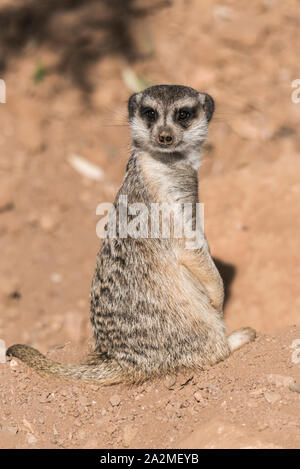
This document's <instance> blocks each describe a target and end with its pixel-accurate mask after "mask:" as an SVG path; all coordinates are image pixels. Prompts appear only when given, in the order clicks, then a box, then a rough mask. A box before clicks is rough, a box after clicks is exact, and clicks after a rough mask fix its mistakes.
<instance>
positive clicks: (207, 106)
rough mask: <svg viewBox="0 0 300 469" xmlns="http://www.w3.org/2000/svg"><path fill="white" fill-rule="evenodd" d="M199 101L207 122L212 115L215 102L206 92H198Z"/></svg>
mask: <svg viewBox="0 0 300 469" xmlns="http://www.w3.org/2000/svg"><path fill="white" fill-rule="evenodd" d="M199 95H200V99H201V103H202V105H203V109H204V112H205V115H206V119H207V122H209V121H210V120H211V118H212V116H213V113H214V110H215V102H214V100H213V98H212V97H211V96H210V95H209V94H207V93H199Z"/></svg>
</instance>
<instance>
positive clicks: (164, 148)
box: [128, 85, 214, 160]
mask: <svg viewBox="0 0 300 469" xmlns="http://www.w3.org/2000/svg"><path fill="white" fill-rule="evenodd" d="M128 110H129V121H130V126H131V131H132V135H133V142H134V145H135V146H136V147H138V148H140V149H144V150H146V151H148V152H150V153H151V152H152V153H155V154H157V153H158V152H161V153H169V154H172V153H176V154H177V155H178V153H181V154H182V156H183V157H184V158H186V159H187V160H188V154H189V153H195V152H197V151H199V150H200V148H201V146H202V144H203V142H204V140H205V139H206V135H207V130H208V123H209V122H210V120H211V118H212V115H213V112H214V101H213V99H212V97H211V96H209V95H208V94H206V93H199V92H198V91H196V90H194V89H193V88H189V87H187V86H179V85H172V86H169V85H159V86H152V87H150V88H147V89H146V90H144V91H142V92H140V93H136V94H134V95H132V96H131V98H130V99H129V103H128Z"/></svg>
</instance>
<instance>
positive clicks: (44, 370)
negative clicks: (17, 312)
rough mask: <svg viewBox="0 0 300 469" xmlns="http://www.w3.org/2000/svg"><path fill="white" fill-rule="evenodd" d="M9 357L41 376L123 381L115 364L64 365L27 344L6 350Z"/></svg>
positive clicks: (107, 381)
mask: <svg viewBox="0 0 300 469" xmlns="http://www.w3.org/2000/svg"><path fill="white" fill-rule="evenodd" d="M6 355H7V356H9V357H15V358H18V359H19V360H21V361H22V362H24V363H26V365H28V366H29V367H30V368H33V369H34V370H35V371H36V372H37V373H38V374H39V375H42V376H50V375H52V376H57V377H62V378H65V379H68V378H69V379H78V380H81V381H97V382H98V384H101V385H104V386H107V385H111V384H117V383H121V382H123V381H125V379H124V376H122V370H121V368H120V367H118V365H117V364H113V363H109V362H105V361H102V362H101V361H99V364H94V365H89V364H81V365H79V364H78V365H77V364H76V365H67V364H66V365H65V364H62V363H59V362H55V361H54V360H51V359H50V358H47V357H46V356H45V355H43V354H42V353H40V352H39V351H38V350H36V349H34V348H33V347H29V346H28V345H23V344H16V345H12V346H11V347H9V348H8V349H7V351H6Z"/></svg>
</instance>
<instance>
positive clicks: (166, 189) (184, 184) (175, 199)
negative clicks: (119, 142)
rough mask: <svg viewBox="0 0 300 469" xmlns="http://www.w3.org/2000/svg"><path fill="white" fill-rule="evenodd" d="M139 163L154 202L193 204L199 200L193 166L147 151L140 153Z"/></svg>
mask: <svg viewBox="0 0 300 469" xmlns="http://www.w3.org/2000/svg"><path fill="white" fill-rule="evenodd" d="M166 160H167V157H166ZM139 164H140V169H141V173H142V177H143V180H144V183H145V184H146V185H147V187H148V190H149V193H150V198H151V199H152V200H153V202H162V203H168V204H175V203H179V204H184V203H192V204H193V203H196V202H197V201H198V180H197V173H196V171H195V169H194V168H193V167H192V166H190V165H185V164H184V163H182V162H180V161H179V162H174V163H173V162H172V161H171V162H170V161H169V160H168V161H166V162H164V161H162V160H159V159H155V158H153V157H152V156H150V155H147V154H146V153H145V154H142V155H140V158H139Z"/></svg>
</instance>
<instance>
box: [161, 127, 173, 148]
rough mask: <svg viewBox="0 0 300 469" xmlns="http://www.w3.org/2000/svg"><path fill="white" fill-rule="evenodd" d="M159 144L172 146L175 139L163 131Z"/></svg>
mask: <svg viewBox="0 0 300 469" xmlns="http://www.w3.org/2000/svg"><path fill="white" fill-rule="evenodd" d="M158 142H159V143H160V144H162V145H171V143H172V142H173V137H172V135H171V134H170V133H169V132H167V131H166V130H163V131H162V132H160V133H159V135H158Z"/></svg>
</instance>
